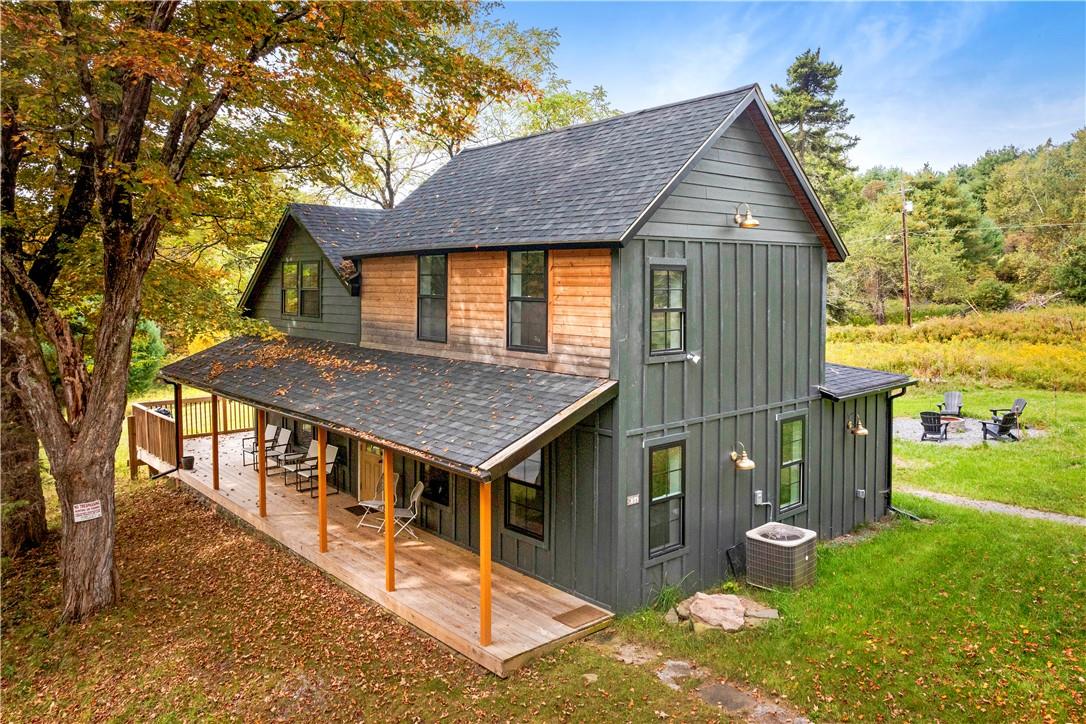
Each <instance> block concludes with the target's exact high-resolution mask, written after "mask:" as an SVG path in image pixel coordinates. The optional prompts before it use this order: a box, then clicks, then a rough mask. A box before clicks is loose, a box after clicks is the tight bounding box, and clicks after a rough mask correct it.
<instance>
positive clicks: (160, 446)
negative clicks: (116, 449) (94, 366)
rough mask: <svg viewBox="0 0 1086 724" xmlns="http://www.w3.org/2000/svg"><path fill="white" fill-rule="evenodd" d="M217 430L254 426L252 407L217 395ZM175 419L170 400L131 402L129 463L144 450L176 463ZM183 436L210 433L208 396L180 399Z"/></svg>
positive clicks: (133, 461)
mask: <svg viewBox="0 0 1086 724" xmlns="http://www.w3.org/2000/svg"><path fill="white" fill-rule="evenodd" d="M217 404H218V405H219V433H220V434H227V433H232V432H245V431H246V430H252V429H253V423H254V419H255V417H254V411H253V408H252V407H250V406H249V405H246V404H245V403H243V402H238V401H236V400H226V399H222V398H219V401H218V403H217ZM176 425H177V422H176V419H175V416H174V403H173V400H152V401H150V402H134V403H132V413H131V415H130V416H129V418H128V436H129V437H128V450H129V467H130V468H131V469H132V471H134V470H135V467H136V464H137V463H136V459H137V453H138V451H139V450H143V451H145V452H147V453H149V454H151V455H153V456H155V457H156V458H158V459H159V460H161V461H163V462H165V463H169V464H170V465H177V426H176ZM181 425H182V433H183V434H182V437H184V438H193V437H204V436H207V435H210V434H211V397H193V398H190V399H187V400H182V401H181Z"/></svg>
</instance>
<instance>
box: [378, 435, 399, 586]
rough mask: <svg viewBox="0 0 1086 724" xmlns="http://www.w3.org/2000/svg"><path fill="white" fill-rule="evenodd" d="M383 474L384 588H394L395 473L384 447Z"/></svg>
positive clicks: (388, 450) (389, 451) (390, 455)
mask: <svg viewBox="0 0 1086 724" xmlns="http://www.w3.org/2000/svg"><path fill="white" fill-rule="evenodd" d="M381 457H382V465H383V466H384V468H383V475H384V479H385V590H386V591H395V590H396V519H395V518H394V516H393V512H394V510H395V505H396V491H395V483H394V479H395V473H394V472H393V471H392V450H391V449H389V448H387V447H386V448H385V449H384V453H383V454H382V456H381Z"/></svg>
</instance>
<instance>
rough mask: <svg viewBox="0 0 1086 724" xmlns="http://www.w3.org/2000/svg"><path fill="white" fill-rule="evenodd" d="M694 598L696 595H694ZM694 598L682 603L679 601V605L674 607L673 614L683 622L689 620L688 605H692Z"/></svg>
mask: <svg viewBox="0 0 1086 724" xmlns="http://www.w3.org/2000/svg"><path fill="white" fill-rule="evenodd" d="M694 595H695V596H696V595H697V594H694ZM693 601H694V596H691V597H690V598H687V599H685V600H683V601H679V604H678V605H677V606H675V614H676V615H677V616H678V617H679V618H681V619H682V620H683V621H685V620H686V619H688V618H690V604H691V603H693Z"/></svg>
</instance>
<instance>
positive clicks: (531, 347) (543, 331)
mask: <svg viewBox="0 0 1086 724" xmlns="http://www.w3.org/2000/svg"><path fill="white" fill-rule="evenodd" d="M508 316H509V339H508V346H509V349H519V350H525V351H528V352H546V351H547V252H546V251H511V252H509V315H508Z"/></svg>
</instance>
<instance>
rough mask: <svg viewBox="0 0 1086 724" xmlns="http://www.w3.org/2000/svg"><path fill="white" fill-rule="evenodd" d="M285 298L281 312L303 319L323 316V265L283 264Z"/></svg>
mask: <svg viewBox="0 0 1086 724" xmlns="http://www.w3.org/2000/svg"><path fill="white" fill-rule="evenodd" d="M282 294H283V296H282V299H281V302H280V311H281V312H282V313H283V314H287V315H295V316H296V315H301V316H303V317H319V316H321V263H320V262H319V261H287V262H283V292H282Z"/></svg>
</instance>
